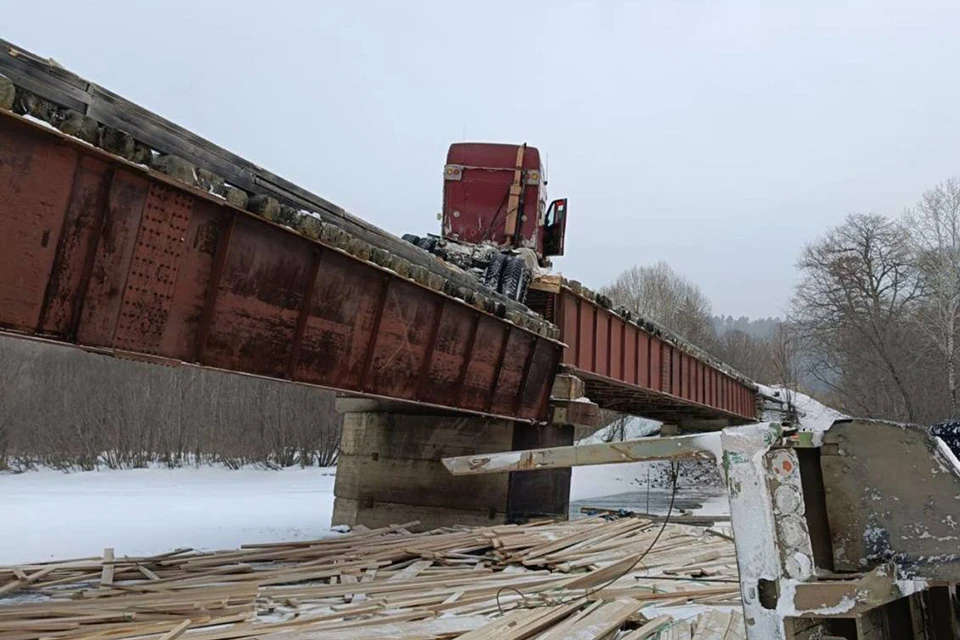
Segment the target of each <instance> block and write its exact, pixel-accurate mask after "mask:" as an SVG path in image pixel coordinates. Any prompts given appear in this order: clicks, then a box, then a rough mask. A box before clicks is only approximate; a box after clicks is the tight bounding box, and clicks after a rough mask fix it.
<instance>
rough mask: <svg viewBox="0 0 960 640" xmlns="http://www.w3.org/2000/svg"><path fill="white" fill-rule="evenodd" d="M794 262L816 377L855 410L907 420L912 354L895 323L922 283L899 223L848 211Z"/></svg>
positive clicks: (911, 407)
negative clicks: (841, 222)
mask: <svg viewBox="0 0 960 640" xmlns="http://www.w3.org/2000/svg"><path fill="white" fill-rule="evenodd" d="M798 267H799V269H800V271H801V273H802V278H803V279H802V282H801V284H800V286H799V287H798V289H797V292H796V295H795V297H794V300H793V308H794V315H795V320H796V325H797V327H798V328H799V329H801V331H802V335H803V337H804V339H805V341H806V343H807V345H808V347H809V350H810V353H811V355H812V356H813V361H814V362H815V364H816V365H817V366H816V367H815V373H816V374H817V376H818V378H819V379H820V381H821V382H823V383H824V384H826V385H829V386H830V387H832V388H833V389H834V390H835V391H836V392H837V393H838V394H839V395H840V396H841V397H842V398H843V399H844V400H845V401H847V402H848V403H850V404H852V405H856V409H857V410H858V412H859V413H862V414H864V415H877V414H879V415H883V416H884V417H888V418H901V419H902V418H905V419H907V420H910V421H913V420H914V419H915V418H916V416H917V412H916V407H915V403H914V399H913V397H912V394H911V390H910V389H909V388H908V376H909V373H910V370H911V366H912V365H913V363H914V359H915V358H916V355H917V354H916V353H915V350H911V348H910V343H909V341H907V340H905V339H904V330H903V328H904V325H905V323H904V319H905V318H908V317H909V316H910V314H911V313H912V312H913V309H914V307H915V306H916V304H917V302H918V300H919V299H920V297H921V292H922V285H921V281H920V279H919V278H918V277H917V273H916V269H914V267H913V264H912V256H911V241H910V236H909V233H908V231H907V229H906V227H905V226H904V225H903V224H901V223H900V222H898V221H891V220H888V219H886V218H884V217H882V216H879V215H852V216H849V217H848V218H847V219H846V221H845V222H844V223H843V224H842V225H840V226H838V227H836V228H834V229H832V230H830V231H829V232H828V233H827V234H826V235H825V236H823V237H822V238H820V239H819V240H817V241H816V242H814V243H812V244H810V245H809V246H807V247H806V248H805V249H804V251H803V254H802V256H801V258H800V260H799V263H798ZM891 399H892V400H893V402H892V403H891V402H890V401H891Z"/></svg>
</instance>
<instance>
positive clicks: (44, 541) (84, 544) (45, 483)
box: [0, 418, 729, 565]
mask: <svg viewBox="0 0 960 640" xmlns="http://www.w3.org/2000/svg"><path fill="white" fill-rule="evenodd" d="M659 426H660V424H659V423H658V422H656V421H653V420H645V419H643V418H630V419H628V420H627V422H626V425H625V428H624V432H625V436H626V437H627V438H628V439H633V438H638V437H645V436H649V435H651V434H652V433H655V432H656V430H658V429H659ZM603 438H604V433H602V432H598V433H596V434H593V435H592V436H590V437H588V438H585V439H584V440H581V441H580V442H581V443H584V444H585V443H596V442H603ZM657 464H662V463H646V462H636V463H627V464H610V465H598V466H587V467H577V468H574V469H573V480H572V483H571V491H570V500H571V502H576V501H582V500H587V499H595V498H602V497H607V496H620V495H622V494H633V495H630V496H623V500H620V498H617V499H615V500H612V501H611V500H609V499H608V500H607V501H606V502H605V505H607V506H613V505H612V503H616V505H615V506H613V508H621V507H623V508H633V509H634V510H637V509H639V510H643V505H644V504H645V503H646V501H649V500H650V499H651V493H650V492H648V491H647V481H648V477H652V476H655V475H656V471H655V469H656V467H654V466H653V465H657ZM334 479H335V469H334V468H307V469H300V468H290V469H283V470H280V471H274V470H266V469H257V468H243V469H227V468H222V467H216V466H201V467H185V468H177V469H168V468H164V467H156V468H148V469H125V470H107V469H103V470H99V471H83V472H73V473H63V472H60V471H54V470H49V469H43V470H39V471H28V472H25V473H20V474H14V473H5V474H0V514H2V515H0V520H2V522H3V526H2V527H0V565H5V564H15V563H18V562H33V561H41V560H49V559H62V558H74V557H85V556H99V555H101V554H102V553H103V549H104V548H105V547H113V548H114V549H115V552H116V553H117V555H151V554H156V553H162V552H164V551H169V550H171V549H175V548H181V547H191V548H197V549H204V550H210V549H229V548H235V547H237V546H239V545H240V544H245V543H253V542H275V541H281V540H304V539H315V538H319V537H324V536H328V535H331V534H332V532H331V529H330V519H331V516H332V514H333V485H334ZM640 492H644V493H643V494H642V495H641V493H640ZM652 496H653V501H654V502H655V503H656V504H657V505H659V506H658V507H656V508H655V509H653V510H655V511H656V510H657V509H660V510H662V507H663V505H662V504H660V503H665V502H666V501H667V500H668V499H669V491H668V490H667V489H665V488H663V487H660V488H654V489H653V491H652ZM677 499H678V507H679V505H680V504H685V503H690V504H691V507H692V506H695V505H696V504H702V505H703V507H702V508H700V509H697V512H698V513H703V514H706V515H724V514H727V513H729V510H728V506H727V501H726V497H725V495H717V494H716V493H710V492H703V491H700V492H698V491H696V490H694V491H692V492H691V490H690V489H686V488H683V489H681V490H680V491H679V492H678V494H677ZM618 501H619V502H618ZM638 505H639V506H638Z"/></svg>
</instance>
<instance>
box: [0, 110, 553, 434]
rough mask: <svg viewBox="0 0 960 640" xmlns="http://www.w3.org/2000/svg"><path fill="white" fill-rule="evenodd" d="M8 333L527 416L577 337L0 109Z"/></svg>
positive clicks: (1, 294) (0, 269) (3, 306)
mask: <svg viewBox="0 0 960 640" xmlns="http://www.w3.org/2000/svg"><path fill="white" fill-rule="evenodd" d="M0 224H2V231H0V329H3V330H6V331H8V332H15V333H19V334H25V335H29V336H36V337H43V338H48V339H52V340H55V341H58V342H65V343H72V344H76V345H80V346H83V347H86V348H96V349H98V350H100V351H103V352H106V353H112V354H115V355H128V356H136V357H142V358H147V359H157V360H161V361H166V362H185V363H195V364H199V365H202V366H205V367H213V368H219V369H225V370H228V371H233V372H241V373H247V374H254V375H260V376H267V377H271V378H280V379H286V380H291V381H295V382H301V383H306V384H311V385H318V386H323V387H328V388H331V389H337V390H342V391H347V392H354V393H360V394H365V395H370V396H379V397H387V398H393V399H399V400H405V401H413V402H419V403H423V404H428V405H434V406H438V407H445V408H451V409H457V410H463V411H469V412H475V413H480V414H485V415H493V416H499V417H507V418H511V419H518V420H525V421H541V420H544V419H545V417H546V416H547V406H548V400H549V395H550V386H551V384H552V382H553V378H554V376H555V374H556V371H557V368H558V365H559V362H560V357H561V351H562V348H563V345H562V344H561V343H559V342H556V341H553V340H550V339H547V338H545V337H543V336H540V335H538V334H536V333H533V332H531V331H528V330H527V329H524V328H521V327H519V326H517V325H515V324H513V323H510V322H508V321H506V320H504V319H501V318H498V317H496V316H494V315H490V314H488V313H485V312H483V311H481V310H478V309H476V308H474V307H472V306H470V305H467V304H466V303H464V302H462V301H460V300H457V299H454V298H452V297H450V296H447V295H445V294H443V293H442V292H440V291H435V290H433V289H430V288H427V287H425V286H422V285H420V284H418V283H416V282H414V281H412V280H409V279H407V278H404V277H401V276H399V275H397V274H396V273H394V272H392V271H391V270H389V269H385V268H383V267H380V266H378V265H376V264H373V263H371V262H368V261H366V260H363V259H361V258H358V257H356V256H354V255H351V254H349V253H347V252H344V251H341V250H340V249H337V248H334V247H332V246H328V245H326V244H324V243H322V242H319V241H314V240H310V239H308V238H306V237H304V236H301V235H298V234H296V233H293V232H291V231H290V230H288V229H286V228H284V227H282V226H280V225H276V224H273V223H271V222H268V221H266V220H263V219H261V218H258V217H256V216H254V215H252V214H250V213H247V212H246V211H243V210H241V209H238V208H236V207H233V206H231V205H230V204H228V203H227V202H226V201H225V200H223V199H221V198H218V197H215V196H212V195H210V194H208V193H206V192H203V191H200V190H198V189H194V188H191V187H188V186H186V185H184V184H182V183H179V182H175V181H173V180H171V179H170V178H167V177H166V176H164V175H162V174H158V173H155V172H153V171H150V170H148V169H146V168H144V167H142V166H139V165H135V164H132V163H129V162H126V161H123V160H121V159H119V158H117V157H115V156H112V155H109V154H106V153H104V152H102V151H99V150H98V149H95V148H93V147H91V146H89V145H87V144H85V143H82V142H80V141H78V140H76V139H73V138H70V137H67V136H64V135H61V134H60V133H59V132H56V131H53V130H50V129H47V128H44V127H41V126H38V125H36V124H34V123H32V122H29V121H27V120H25V119H23V118H21V117H19V116H15V115H13V114H10V113H7V112H0Z"/></svg>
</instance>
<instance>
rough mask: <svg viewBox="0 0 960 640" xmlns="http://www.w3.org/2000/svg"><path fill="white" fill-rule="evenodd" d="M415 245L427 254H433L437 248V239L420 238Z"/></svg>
mask: <svg viewBox="0 0 960 640" xmlns="http://www.w3.org/2000/svg"><path fill="white" fill-rule="evenodd" d="M414 244H415V245H417V246H418V247H420V248H421V249H423V250H424V251H426V252H427V253H433V250H434V249H436V248H437V239H436V238H430V237H426V238H420V239H419V240H417V241H416V242H415V243H414Z"/></svg>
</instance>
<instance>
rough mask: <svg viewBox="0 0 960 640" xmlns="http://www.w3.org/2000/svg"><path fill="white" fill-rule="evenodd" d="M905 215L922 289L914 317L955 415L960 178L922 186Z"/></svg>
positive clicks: (959, 312) (959, 313)
mask: <svg viewBox="0 0 960 640" xmlns="http://www.w3.org/2000/svg"><path fill="white" fill-rule="evenodd" d="M905 219H906V221H907V224H908V226H909V228H910V232H911V239H912V241H913V255H914V261H915V264H916V268H917V272H918V275H919V277H920V279H921V281H922V283H923V285H924V293H925V296H924V300H923V304H921V305H919V306H918V309H917V313H916V314H915V315H914V317H915V319H916V321H917V324H918V326H919V327H920V329H921V330H922V331H923V333H924V335H926V336H927V337H928V338H929V339H930V341H931V343H932V344H933V346H934V347H935V348H936V350H937V351H938V353H939V355H940V356H941V358H942V360H943V365H944V368H945V373H946V384H947V393H948V395H949V402H950V414H951V415H952V416H955V415H957V408H958V392H957V387H958V381H957V355H958V354H957V351H958V342H957V331H958V329H960V322H958V316H960V181H958V180H957V179H956V178H953V179H950V180H947V181H946V182H944V183H942V184H939V185H937V186H936V187H934V188H933V189H930V190H929V191H926V192H925V193H924V194H923V196H922V197H921V198H920V201H919V202H918V203H917V205H916V206H915V207H914V208H912V209H908V210H907V211H906V214H905Z"/></svg>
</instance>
